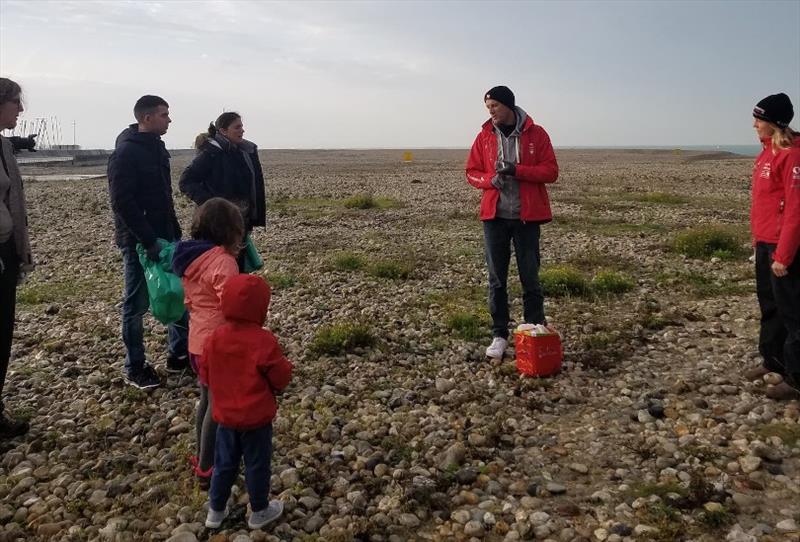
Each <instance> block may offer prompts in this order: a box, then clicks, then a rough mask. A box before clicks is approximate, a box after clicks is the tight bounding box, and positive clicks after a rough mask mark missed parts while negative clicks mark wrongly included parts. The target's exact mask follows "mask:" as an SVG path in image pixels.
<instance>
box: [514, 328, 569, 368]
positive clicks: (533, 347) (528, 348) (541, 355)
mask: <svg viewBox="0 0 800 542" xmlns="http://www.w3.org/2000/svg"><path fill="white" fill-rule="evenodd" d="M514 348H515V349H516V353H517V370H518V371H519V372H520V373H522V374H524V375H527V376H549V375H552V374H555V373H557V372H558V371H560V370H561V361H562V360H563V359H564V349H563V348H562V346H561V337H559V336H558V335H557V334H553V335H526V334H524V333H517V332H515V333H514Z"/></svg>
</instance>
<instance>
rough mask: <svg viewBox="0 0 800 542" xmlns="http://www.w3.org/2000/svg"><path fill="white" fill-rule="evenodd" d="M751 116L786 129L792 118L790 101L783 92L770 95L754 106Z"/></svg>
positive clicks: (792, 111) (792, 110) (792, 112)
mask: <svg viewBox="0 0 800 542" xmlns="http://www.w3.org/2000/svg"><path fill="white" fill-rule="evenodd" d="M753 116H754V117H755V118H757V119H761V120H765V121H767V122H771V123H773V124H777V125H778V126H780V127H781V128H786V127H787V126H789V123H790V122H792V118H793V117H794V109H793V108H792V101H791V100H790V99H789V97H788V96H787V95H786V94H784V93H783V92H781V93H780V94H771V95H769V96H767V97H766V98H764V99H763V100H761V101H760V102H758V103H757V104H756V106H755V107H754V108H753Z"/></svg>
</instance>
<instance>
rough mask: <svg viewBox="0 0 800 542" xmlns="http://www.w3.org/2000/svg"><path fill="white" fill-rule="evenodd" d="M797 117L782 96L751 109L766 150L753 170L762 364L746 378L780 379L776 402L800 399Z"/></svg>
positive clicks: (773, 391)
mask: <svg viewBox="0 0 800 542" xmlns="http://www.w3.org/2000/svg"><path fill="white" fill-rule="evenodd" d="M793 116H794V109H793V108H792V102H791V100H789V97H788V96H787V95H786V94H783V93H781V94H773V95H771V96H767V97H766V98H764V99H763V100H761V101H760V102H758V104H756V106H755V108H754V109H753V117H754V118H755V120H754V121H753V128H755V130H756V133H757V134H758V138H759V139H760V140H761V143H762V144H763V146H764V149H763V150H762V151H761V154H759V155H758V158H756V163H755V166H754V167H753V204H752V208H751V211H750V225H751V228H752V233H753V242H754V243H755V249H756V292H757V294H758V303H759V306H760V308H761V332H760V337H759V345H758V346H759V352H760V353H761V355H762V356H763V358H764V362H763V364H762V365H761V366H758V367H755V368H753V369H751V370H749V371H747V374H746V377H747V378H749V379H750V380H758V379H759V378H762V377H763V376H764V375H765V374H767V373H768V372H776V373H780V374H782V375H783V379H784V380H783V382H781V383H780V384H778V385H776V386H770V387H769V388H767V396H768V397H770V398H772V399H778V400H784V399H800V391H799V390H800V263H798V262H797V251H798V247H799V246H800V134H798V133H797V132H794V131H793V130H792V129H791V128H789V122H791V120H792V117H793Z"/></svg>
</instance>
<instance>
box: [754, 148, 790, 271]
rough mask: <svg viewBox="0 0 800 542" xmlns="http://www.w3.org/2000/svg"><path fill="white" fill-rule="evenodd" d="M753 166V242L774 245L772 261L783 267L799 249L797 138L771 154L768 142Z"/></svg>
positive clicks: (788, 263)
mask: <svg viewBox="0 0 800 542" xmlns="http://www.w3.org/2000/svg"><path fill="white" fill-rule="evenodd" d="M762 143H763V144H764V150H763V151H761V154H759V155H758V158H756V163H755V165H754V166H753V204H752V207H751V208H750V226H751V228H752V231H753V239H754V240H755V241H756V242H759V241H761V242H763V243H775V244H777V245H778V246H777V248H776V249H775V253H774V254H773V256H772V259H773V260H775V261H776V262H778V263H781V264H783V265H785V266H787V267H788V266H789V265H791V264H792V262H793V261H794V258H795V255H796V254H797V249H798V246H800V134H795V136H794V141H793V144H792V146H791V147H789V148H788V149H779V150H777V151H774V150H773V148H772V141H771V140H770V139H764V140H762Z"/></svg>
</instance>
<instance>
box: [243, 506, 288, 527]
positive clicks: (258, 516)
mask: <svg viewBox="0 0 800 542" xmlns="http://www.w3.org/2000/svg"><path fill="white" fill-rule="evenodd" d="M281 514H283V502H282V501H270V502H269V504H268V505H267V507H266V508H264V509H263V510H259V511H258V512H251V513H250V517H249V518H248V519H247V526H248V527H250V528H251V529H260V528H262V527H264V526H266V525H268V524H270V523H272V522H273V521H275V520H276V519H278V518H279V517H281Z"/></svg>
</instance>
